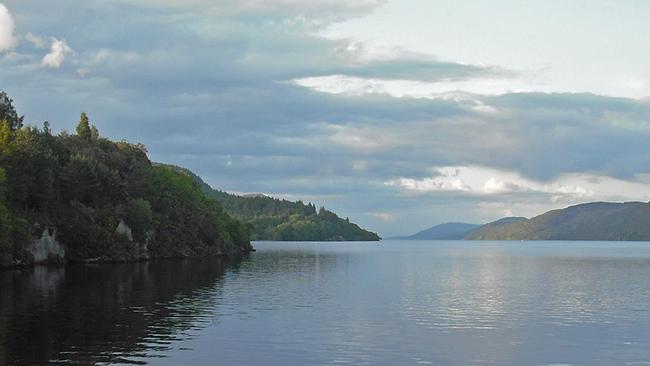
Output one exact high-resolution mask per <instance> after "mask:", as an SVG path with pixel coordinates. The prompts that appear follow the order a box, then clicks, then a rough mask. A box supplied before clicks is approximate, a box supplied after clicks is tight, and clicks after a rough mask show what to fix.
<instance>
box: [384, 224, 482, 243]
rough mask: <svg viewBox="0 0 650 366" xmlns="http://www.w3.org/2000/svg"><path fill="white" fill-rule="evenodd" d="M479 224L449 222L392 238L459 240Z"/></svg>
mask: <svg viewBox="0 0 650 366" xmlns="http://www.w3.org/2000/svg"><path fill="white" fill-rule="evenodd" d="M479 226H480V225H476V224H466V223H460V222H450V223H446V224H440V225H436V226H432V227H430V228H428V229H426V230H422V231H420V232H418V233H415V234H413V235H409V236H399V237H395V238H393V239H402V240H460V239H463V238H464V237H465V236H466V235H467V234H469V232H470V231H472V230H474V229H476V228H478V227H479Z"/></svg>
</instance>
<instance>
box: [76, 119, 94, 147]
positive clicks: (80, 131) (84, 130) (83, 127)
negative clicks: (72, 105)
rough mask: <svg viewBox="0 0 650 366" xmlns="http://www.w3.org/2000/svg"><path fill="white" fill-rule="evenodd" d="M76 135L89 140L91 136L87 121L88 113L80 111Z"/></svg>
mask: <svg viewBox="0 0 650 366" xmlns="http://www.w3.org/2000/svg"><path fill="white" fill-rule="evenodd" d="M77 135H78V136H79V137H81V138H82V139H84V140H86V141H90V139H91V137H92V132H91V130H90V122H89V121H88V115H87V114H86V112H82V113H81V117H80V118H79V124H78V125H77Z"/></svg>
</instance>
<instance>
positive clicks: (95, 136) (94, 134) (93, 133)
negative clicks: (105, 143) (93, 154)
mask: <svg viewBox="0 0 650 366" xmlns="http://www.w3.org/2000/svg"><path fill="white" fill-rule="evenodd" d="M90 139H91V140H92V141H93V142H95V141H97V140H99V130H98V129H97V126H95V125H92V126H90Z"/></svg>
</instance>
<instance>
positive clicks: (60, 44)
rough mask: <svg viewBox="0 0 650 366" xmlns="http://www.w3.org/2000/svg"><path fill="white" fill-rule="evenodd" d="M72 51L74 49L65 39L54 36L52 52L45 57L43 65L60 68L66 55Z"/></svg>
mask: <svg viewBox="0 0 650 366" xmlns="http://www.w3.org/2000/svg"><path fill="white" fill-rule="evenodd" d="M70 52H72V49H71V48H70V47H69V46H68V44H67V43H66V42H65V41H64V40H60V39H56V38H54V39H53V40H52V46H50V52H49V53H48V54H47V55H45V57H43V60H42V61H41V65H43V66H44V67H50V68H53V69H58V68H59V67H61V65H62V64H63V61H64V60H65V56H66V55H67V54H69V53H70Z"/></svg>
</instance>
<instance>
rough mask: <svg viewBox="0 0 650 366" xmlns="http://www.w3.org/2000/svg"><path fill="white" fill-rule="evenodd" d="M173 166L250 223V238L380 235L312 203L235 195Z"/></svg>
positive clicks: (375, 237)
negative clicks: (211, 185)
mask: <svg viewBox="0 0 650 366" xmlns="http://www.w3.org/2000/svg"><path fill="white" fill-rule="evenodd" d="M173 168H174V169H176V170H178V171H181V172H184V173H185V174H187V175H188V176H191V177H192V178H193V179H194V180H195V181H196V182H197V184H198V185H199V186H200V187H201V188H202V190H203V192H204V193H205V194H206V195H207V196H208V197H211V198H214V199H216V200H218V201H219V202H220V203H221V205H222V206H223V208H224V210H225V211H226V212H227V213H228V214H229V215H231V216H233V217H235V218H237V219H239V220H242V221H244V222H247V223H250V224H251V225H252V228H253V232H252V234H251V239H252V240H278V241H377V240H381V238H380V237H379V236H378V235H377V234H375V233H373V232H370V231H367V230H364V229H362V228H360V227H359V226H358V225H356V224H354V223H352V222H350V220H349V219H347V218H346V219H343V218H340V217H339V216H338V215H336V214H335V213H334V212H332V211H329V210H326V209H325V208H323V207H321V208H320V209H318V210H317V209H316V206H315V205H314V204H312V203H307V204H305V203H303V202H302V201H297V202H292V201H287V200H284V199H277V198H273V197H268V196H265V195H261V194H258V195H247V196H238V195H234V194H229V193H226V192H223V191H219V190H216V189H213V188H212V187H210V186H209V185H208V184H207V183H205V182H204V181H203V180H201V178H200V177H198V176H197V175H195V174H193V173H192V172H190V171H188V170H186V169H183V168H178V167H173Z"/></svg>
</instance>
